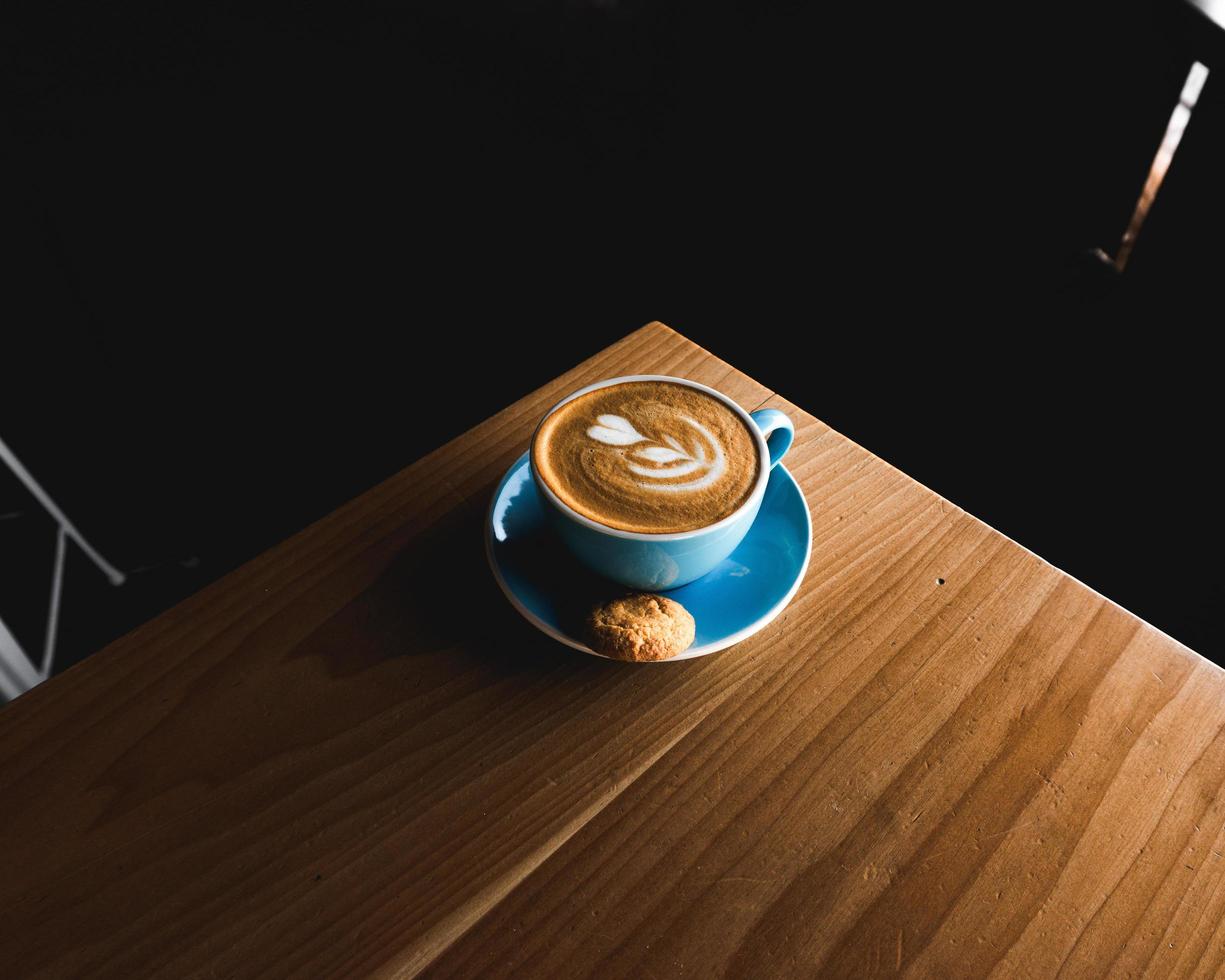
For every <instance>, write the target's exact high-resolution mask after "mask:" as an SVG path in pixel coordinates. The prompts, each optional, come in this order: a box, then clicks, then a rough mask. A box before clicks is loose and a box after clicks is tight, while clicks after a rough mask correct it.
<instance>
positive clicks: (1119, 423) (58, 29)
mask: <svg viewBox="0 0 1225 980" xmlns="http://www.w3.org/2000/svg"><path fill="white" fill-rule="evenodd" d="M0 16H2V17H3V23H0V33H2V34H3V36H4V37H5V39H6V40H5V42H4V43H5V45H6V49H5V52H4V74H3V99H4V102H3V105H2V109H3V118H2V123H3V129H0V137H2V138H3V142H4V144H5V146H6V148H7V150H8V152H7V153H6V154H5V155H6V156H7V157H10V158H11V160H12V162H13V163H14V169H13V177H12V178H11V179H10V180H7V181H5V182H4V188H5V189H4V191H3V195H4V203H5V209H4V211H5V215H6V220H5V221H4V223H3V225H4V229H5V237H6V238H7V240H8V241H7V244H8V245H9V250H8V253H7V256H6V263H5V264H6V268H7V273H8V274H7V275H6V286H5V297H4V302H3V311H4V312H3V314H2V315H3V322H4V326H2V327H0V383H3V385H4V389H3V391H4V394H3V398H4V402H3V415H2V416H0V433H2V435H3V438H4V439H5V440H6V441H7V442H8V443H9V445H10V446H11V447H12V448H13V449H14V450H15V451H16V452H17V453H18V455H19V456H21V457H22V458H23V459H24V460H25V462H26V463H27V465H28V466H29V467H30V468H31V469H32V470H33V471H34V472H35V474H36V475H37V476H38V477H39V478H40V479H41V480H42V481H43V482H44V483H45V484H46V485H47V487H48V489H49V490H50V491H51V492H52V494H53V495H54V496H55V497H56V498H57V499H58V500H59V501H60V503H61V504H62V506H63V507H64V509H65V510H66V511H67V512H68V514H69V516H70V517H72V518H73V519H74V520H76V521H77V523H78V524H79V525H81V527H82V529H83V530H84V532H85V533H86V535H87V536H90V537H91V538H93V539H94V540H95V543H96V544H97V545H98V546H99V547H100V548H101V549H102V550H103V551H104V553H106V554H107V555H108V556H110V557H112V558H113V560H115V561H116V562H117V563H118V564H120V565H121V566H122V567H124V568H125V569H127V570H130V571H134V574H133V575H132V577H131V579H130V581H129V583H128V584H127V585H125V586H123V587H122V588H121V589H118V590H115V589H111V587H110V586H108V585H106V584H105V582H104V581H103V580H102V579H101V577H100V576H99V575H97V574H96V573H95V572H94V571H93V570H92V569H90V568H89V567H88V566H87V565H86V563H85V562H84V561H83V560H81V559H80V557H79V556H76V557H74V558H73V559H72V560H71V561H70V564H69V574H68V580H67V584H66V591H65V599H64V602H65V606H64V609H65V620H64V623H63V625H62V630H63V633H62V641H61V651H62V652H61V656H60V663H61V664H64V665H66V664H68V663H71V662H73V661H74V660H76V659H79V658H80V657H81V656H84V655H86V654H87V653H88V652H90V651H92V650H94V649H96V648H97V647H98V646H100V645H102V644H103V643H105V642H107V641H108V640H110V639H112V638H113V637H114V636H116V635H119V634H120V633H122V632H123V631H125V630H127V629H130V628H131V627H133V626H134V625H136V624H137V623H139V622H141V621H143V620H144V619H146V618H148V617H150V616H151V615H153V614H155V613H156V612H158V611H160V610H161V609H162V608H165V607H166V606H168V605H170V604H172V603H173V602H175V601H178V599H180V598H182V597H183V596H184V595H186V594H189V593H190V592H192V591H194V590H196V589H197V588H199V587H200V586H201V585H203V584H205V583H206V582H208V581H210V580H212V579H213V578H215V577H217V576H218V575H220V574H222V573H224V572H225V571H226V570H228V569H230V568H232V567H234V566H235V565H236V564H238V563H240V562H241V561H243V560H245V559H247V558H249V557H251V556H253V555H254V554H257V553H258V552H259V551H261V550H263V549H264V548H266V547H267V546H269V545H270V544H273V543H275V542H276V541H278V540H280V539H282V538H284V537H285V536H287V535H288V534H290V533H292V532H293V531H295V530H297V529H299V528H301V527H303V526H304V525H305V524H307V523H309V522H310V521H311V520H314V519H316V518H317V517H319V516H322V515H323V514H325V513H327V512H328V511H329V510H330V509H332V508H333V507H335V506H336V505H338V504H339V503H341V502H343V501H344V500H347V499H348V498H350V497H352V496H353V495H354V494H356V493H358V492H360V491H361V490H363V489H365V488H367V487H369V486H370V485H372V484H373V483H375V482H377V481H378V480H380V479H382V478H383V477H385V476H387V475H389V474H391V473H393V472H395V471H397V470H398V469H400V468H401V467H403V466H404V465H406V464H408V463H410V462H412V461H413V460H414V459H415V458H417V457H418V456H420V455H421V454H423V453H425V452H427V451H428V450H430V449H432V448H433V447H435V446H437V445H440V444H441V443H443V442H444V441H446V440H447V439H450V438H451V437H453V436H455V435H457V434H458V433H460V432H461V431H463V430H464V429H466V428H467V427H468V426H470V425H472V424H474V423H476V422H478V421H480V420H481V419H482V418H484V417H485V416H487V415H488V414H490V413H491V412H493V411H495V410H497V409H498V408H501V407H503V406H504V405H506V404H508V403H509V402H511V401H512V400H514V399H516V398H518V397H519V396H521V395H523V394H524V393H526V392H528V391H530V390H532V389H533V388H535V387H537V386H538V385H540V384H541V383H543V382H544V381H546V380H548V379H549V378H551V377H552V376H554V375H556V374H557V373H559V372H560V371H562V370H564V369H566V368H568V367H570V366H572V365H573V364H574V363H575V362H577V361H578V360H580V359H582V358H584V357H586V356H588V355H590V354H592V353H594V352H595V351H597V350H599V349H600V348H601V347H603V346H605V345H607V344H608V343H610V342H612V341H614V340H615V339H617V338H618V337H620V336H622V335H624V334H625V333H627V332H629V331H630V330H632V329H634V328H636V327H638V326H640V325H641V324H642V323H644V322H646V321H648V320H651V319H661V320H664V321H665V322H667V323H669V324H670V325H672V326H674V327H675V328H677V329H678V330H680V331H682V332H683V333H685V334H686V335H687V336H689V337H691V338H692V339H693V340H695V341H697V342H698V343H700V344H702V345H703V346H705V347H707V348H708V349H710V350H711V351H713V352H714V353H716V354H718V355H719V356H721V357H723V358H725V359H727V360H729V361H731V362H732V363H734V364H735V365H736V366H738V367H739V368H741V369H742V370H744V371H746V372H747V373H749V374H751V375H753V376H754V377H756V378H757V379H758V380H760V381H761V382H762V383H763V384H765V385H767V386H768V387H770V388H772V389H774V390H776V391H778V392H780V393H781V394H783V395H785V396H786V397H788V398H790V399H791V400H792V401H794V402H797V403H798V404H800V405H802V406H804V407H805V408H807V409H808V410H810V411H811V412H812V413H814V414H815V415H817V416H819V417H821V418H822V419H824V420H825V421H827V422H828V423H830V424H831V425H833V426H834V427H835V428H837V429H839V430H840V431H842V432H843V433H845V434H847V435H848V436H850V437H851V438H853V439H855V440H856V441H858V442H860V443H861V444H863V445H865V446H866V447H868V448H869V449H871V450H873V451H874V452H876V453H877V454H879V455H881V456H882V457H884V458H885V459H887V460H889V461H890V462H892V463H894V464H896V465H897V466H899V467H900V468H902V469H903V470H905V471H906V472H908V473H910V474H911V475H912V476H914V477H915V478H916V479H918V480H920V481H921V482H923V483H925V484H927V485H928V486H930V487H932V488H933V489H935V490H936V491H938V492H940V493H941V494H943V495H945V496H946V497H948V498H949V499H951V500H952V501H954V502H955V503H957V504H959V505H961V506H963V507H965V508H966V509H968V510H970V511H971V512H973V513H975V514H977V515H978V516H980V517H981V518H983V519H984V520H985V521H987V522H988V523H989V524H991V525H993V526H994V527H996V528H998V529H999V530H1001V531H1003V532H1004V533H1005V534H1008V535H1009V536H1011V537H1013V538H1015V539H1016V540H1018V541H1019V542H1021V543H1022V544H1024V545H1026V546H1027V547H1029V548H1031V549H1032V550H1034V551H1035V552H1037V553H1038V554H1040V555H1042V556H1043V557H1045V558H1046V559H1048V560H1049V561H1051V562H1052V563H1054V564H1056V565H1058V566H1060V567H1062V568H1064V569H1066V570H1067V571H1069V572H1070V573H1071V574H1073V575H1075V576H1077V577H1078V578H1080V579H1081V580H1083V581H1084V582H1086V583H1087V584H1089V585H1090V586H1092V587H1094V588H1095V589H1097V590H1099V591H1100V592H1102V593H1104V594H1106V595H1107V596H1110V597H1111V598H1113V599H1115V600H1117V601H1118V602H1120V603H1121V604H1123V605H1125V606H1127V607H1128V608H1130V609H1132V610H1134V611H1135V612H1137V613H1138V614H1140V615H1141V616H1143V617H1144V618H1146V619H1148V620H1149V621H1150V622H1152V623H1154V624H1155V625H1157V626H1159V627H1161V628H1162V629H1164V630H1166V631H1167V632H1169V633H1171V634H1172V635H1174V636H1175V637H1177V638H1179V639H1181V640H1183V641H1184V642H1186V643H1188V644H1189V645H1190V646H1192V647H1194V648H1195V649H1197V650H1199V651H1200V652H1202V653H1204V654H1205V655H1207V656H1209V657H1213V658H1214V659H1219V658H1220V655H1221V653H1222V650H1221V643H1220V631H1219V629H1218V628H1217V616H1218V614H1219V613H1220V612H1221V610H1222V605H1223V603H1222V599H1223V598H1225V573H1222V571H1221V565H1220V561H1219V555H1220V547H1221V543H1222V534H1221V521H1220V493H1219V490H1218V488H1217V484H1216V483H1215V474H1216V471H1217V468H1218V467H1217V462H1218V459H1217V457H1218V455H1219V449H1220V436H1219V431H1218V420H1219V410H1218V407H1217V406H1218V404H1219V402H1218V395H1219V389H1220V385H1219V380H1218V377H1219V372H1218V364H1219V359H1218V357H1219V356H1218V355H1217V354H1216V347H1217V343H1216V341H1217V335H1218V333H1219V327H1220V322H1221V316H1220V312H1219V311H1220V308H1221V297H1220V294H1221V289H1222V286H1223V285H1225V283H1223V282H1222V274H1221V270H1222V269H1223V268H1225V265H1223V264H1222V263H1223V260H1225V247H1223V246H1222V244H1221V242H1220V231H1219V230H1220V229H1221V228H1222V227H1223V226H1225V225H1223V219H1225V200H1223V197H1222V191H1221V174H1222V173H1225V152H1223V148H1225V142H1223V141H1222V138H1221V136H1222V133H1225V62H1223V63H1222V65H1221V68H1220V69H1219V72H1218V75H1219V77H1211V78H1210V79H1209V81H1208V84H1207V87H1206V89H1205V91H1204V94H1203V97H1202V98H1201V102H1200V106H1199V108H1198V109H1197V110H1196V113H1195V116H1194V119H1193V121H1192V123H1191V126H1190V128H1189V129H1188V131H1187V134H1186V136H1185V138H1184V141H1183V145H1182V148H1181V150H1180V152H1179V154H1178V157H1177V160H1176V162H1175V164H1174V166H1173V168H1172V169H1171V171H1170V175H1169V177H1168V178H1167V180H1166V183H1165V186H1164V187H1163V189H1162V191H1161V194H1160V196H1159V198H1158V201H1157V204H1156V206H1155V208H1154V210H1153V212H1152V214H1151V216H1150V218H1149V221H1148V224H1147V225H1146V226H1145V229H1144V232H1143V235H1142V236H1141V239H1140V244H1139V246H1138V248H1137V250H1136V252H1135V254H1134V256H1133V259H1132V263H1131V265H1130V266H1129V268H1128V270H1127V274H1126V276H1125V277H1124V278H1123V280H1122V281H1119V282H1114V281H1110V280H1109V279H1108V278H1103V277H1101V276H1099V275H1097V274H1095V271H1094V269H1093V267H1092V266H1091V265H1090V264H1088V263H1086V262H1085V261H1084V260H1083V254H1084V252H1085V250H1086V249H1088V248H1091V247H1093V246H1102V247H1104V248H1106V249H1107V250H1108V251H1111V252H1113V251H1114V250H1115V249H1116V248H1117V243H1118V239H1119V236H1120V234H1121V232H1122V230H1123V228H1124V227H1125V225H1126V223H1127V219H1128V217H1129V215H1130V213H1131V209H1132V207H1133V205H1134V202H1135V199H1136V196H1137V194H1138V191H1139V189H1140V186H1141V184H1142V183H1143V180H1144V177H1145V174H1146V173H1147V170H1148V166H1149V162H1150V160H1151V158H1152V154H1153V151H1154V150H1155V148H1156V146H1157V144H1158V142H1159V141H1160V138H1161V134H1162V132H1163V131H1164V128H1165V125H1166V121H1167V120H1168V117H1169V113H1170V110H1171V109H1172V107H1173V106H1174V104H1175V102H1176V100H1177V97H1178V93H1179V90H1180V89H1181V86H1182V80H1183V78H1184V76H1185V73H1186V69H1187V67H1188V66H1189V64H1190V62H1191V60H1192V58H1193V57H1197V56H1198V57H1203V58H1208V57H1215V54H1214V47H1213V45H1215V43H1216V41H1215V38H1214V37H1213V30H1214V29H1209V28H1208V25H1207V24H1206V22H1202V21H1197V20H1196V19H1195V18H1193V17H1185V16H1183V13H1182V8H1181V7H1180V6H1179V5H1178V4H1174V3H1159V2H1156V0H1153V2H1143V3H1142V2H1138V0H1126V2H1123V3H1117V2H1112V3H1107V2H1104V0H1084V2H1080V3H1074V4H1064V5H1060V6H1056V5H1049V6H1042V5H1031V6H1028V7H1026V8H1025V9H1020V8H1008V9H1003V10H995V9H993V10H991V11H987V10H985V9H981V8H980V9H976V10H952V9H947V8H942V9H941V10H940V11H933V10H931V9H921V10H920V9H914V8H911V9H908V10H907V11H904V12H899V11H895V10H892V9H889V8H887V7H884V6H881V7H863V6H861V7H857V8H855V9H854V10H853V11H851V10H844V9H840V8H836V7H835V8H830V9H819V10H814V9H812V5H804V4H798V3H762V2H757V3H743V4H733V3H717V2H706V3H701V4H698V3H689V4H675V5H659V4H648V3H645V2H618V0H602V2H584V3H579V2H570V3H543V2H525V0H520V2H517V3H498V4H494V3H468V4H449V5H448V4H438V5H433V6H432V7H422V8H420V9H418V8H417V7H415V6H414V5H392V4H380V3H350V4H346V5H344V6H340V5H336V6H327V5H323V4H292V5H291V4H281V5H275V4H274V5H258V4H255V5H253V4H248V3H243V4H237V3H234V4H225V3H217V4H212V5H208V6H207V7H206V6H204V5H193V4H154V3H143V4H119V5H115V4H110V5H94V6H93V7H92V8H90V9H88V10H86V9H82V8H78V7H75V6H68V5H62V6H61V5H54V4H51V5H49V4H46V3H40V4H33V3H31V4H21V3H15V4H10V5H6V7H5V13H4V14H3V15H0ZM801 346H802V347H804V348H805V350H806V352H804V353H798V352H797V351H798V348H799V347H801ZM51 534H52V532H51V529H50V525H49V524H47V523H46V522H45V521H42V520H41V518H40V517H39V515H38V514H37V512H36V510H35V508H33V507H32V506H31V504H30V501H29V500H28V499H26V498H25V497H24V495H23V492H22V491H21V490H20V488H19V487H17V486H16V485H15V483H13V481H11V480H6V474H4V473H0V576H2V577H3V578H2V581H3V583H4V588H3V589H0V616H2V617H3V618H4V619H5V621H6V622H8V623H9V624H10V625H11V626H12V627H13V629H14V630H15V631H17V632H18V635H19V638H21V639H22V640H23V642H24V643H26V644H27V645H28V648H37V647H38V646H39V644H40V643H41V630H42V620H43V617H44V616H45V602H46V590H47V581H48V579H49V575H50V564H51V547H50V541H51ZM44 544H45V547H44V546H43V545H44Z"/></svg>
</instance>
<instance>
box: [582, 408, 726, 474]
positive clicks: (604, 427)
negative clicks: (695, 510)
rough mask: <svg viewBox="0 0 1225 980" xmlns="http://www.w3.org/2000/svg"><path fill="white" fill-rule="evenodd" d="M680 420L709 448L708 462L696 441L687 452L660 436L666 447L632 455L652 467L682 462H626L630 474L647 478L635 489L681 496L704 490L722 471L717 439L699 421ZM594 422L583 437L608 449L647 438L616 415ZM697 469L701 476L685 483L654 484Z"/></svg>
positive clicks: (723, 465)
mask: <svg viewBox="0 0 1225 980" xmlns="http://www.w3.org/2000/svg"><path fill="white" fill-rule="evenodd" d="M680 420H681V421H682V422H687V423H688V424H689V425H691V426H693V428H694V429H696V430H697V431H698V433H699V434H701V435H702V436H703V437H704V438H705V439H706V443H707V444H708V445H709V446H710V447H711V459H710V460H709V461H708V460H707V458H706V453H707V450H706V448H705V446H703V444H702V443H701V442H700V441H699V442H698V443H697V446H696V448H695V449H692V450H691V451H688V452H687V451H686V450H685V448H684V447H683V446H682V445H681V444H680V443H679V442H677V440H676V438H675V437H674V436H664V441H665V442H667V443H668V445H667V446H648V447H647V448H646V449H640V450H638V451H636V452H635V453H634V454H633V455H635V456H639V457H641V458H642V459H647V460H650V461H651V462H652V463H656V464H666V463H673V462H676V461H677V460H681V461H682V462H678V463H677V465H675V466H666V465H656V466H654V467H646V466H639V465H636V464H634V463H627V464H626V465H627V467H628V468H629V471H630V472H631V473H635V474H637V475H638V476H645V477H649V478H650V479H649V480H639V481H638V486H640V487H643V488H644V489H647V490H655V491H659V492H662V493H683V492H685V491H687V490H701V489H703V488H704V487H708V486H710V485H711V484H713V483H714V482H715V481H716V480H718V479H719V477H721V476H722V475H723V474H724V472H726V470H727V457H726V456H725V455H724V453H723V448H722V447H721V446H720V445H719V440H718V439H716V438H715V437H714V435H712V434H711V431H710V430H709V429H708V428H706V426H704V425H703V424H702V423H701V422H698V421H696V420H695V419H691V418H689V416H687V415H682V416H680ZM598 421H599V423H600V424H599V425H593V426H592V427H591V428H590V429H588V430H587V435H588V436H590V437H591V438H592V439H594V440H596V442H603V443H605V444H607V445H610V446H630V445H634V444H635V443H639V442H645V441H646V439H647V437H646V436H644V435H642V434H641V433H640V432H638V431H637V430H636V429H635V428H634V427H633V426H632V425H631V424H630V423H629V422H627V421H626V420H625V419H623V418H622V417H621V416H620V415H601V416H600V417H599V419H598ZM699 470H701V471H702V475H701V476H700V477H698V478H697V479H696V480H689V481H687V482H685V483H661V482H658V481H661V480H666V479H668V478H670V477H675V476H688V475H689V474H690V473H695V472H697V471H699Z"/></svg>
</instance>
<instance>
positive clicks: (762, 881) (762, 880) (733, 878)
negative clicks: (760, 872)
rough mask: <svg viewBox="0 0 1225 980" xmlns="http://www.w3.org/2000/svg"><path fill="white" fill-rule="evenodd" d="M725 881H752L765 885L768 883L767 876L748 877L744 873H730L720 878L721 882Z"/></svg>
mask: <svg viewBox="0 0 1225 980" xmlns="http://www.w3.org/2000/svg"><path fill="white" fill-rule="evenodd" d="M725 881H751V882H753V884H755V885H764V884H766V883H767V882H766V879H765V878H746V877H744V876H743V875H728V876H727V877H725V878H720V879H719V883H720V884H722V883H723V882H725Z"/></svg>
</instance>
